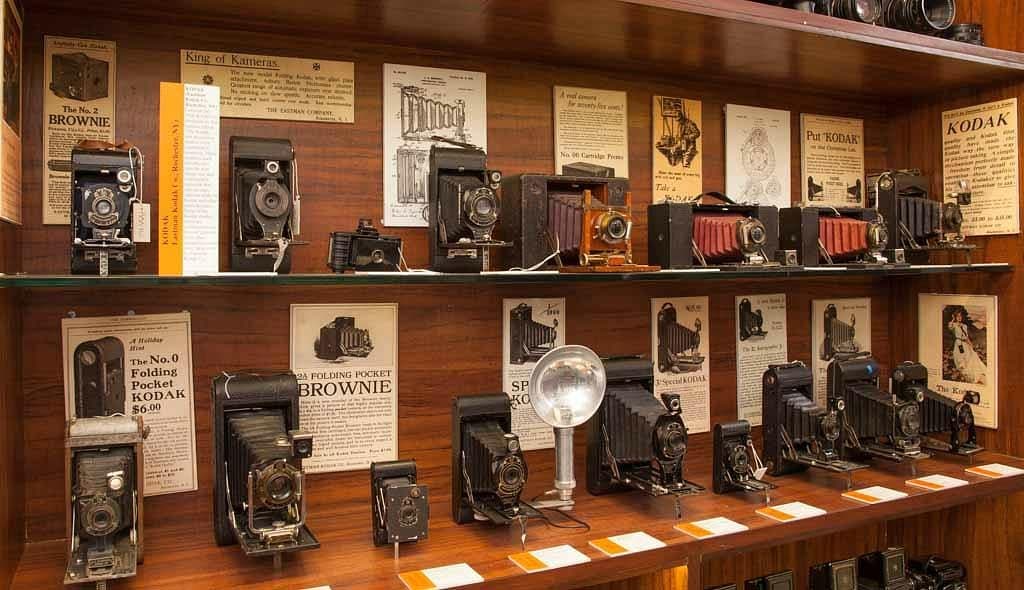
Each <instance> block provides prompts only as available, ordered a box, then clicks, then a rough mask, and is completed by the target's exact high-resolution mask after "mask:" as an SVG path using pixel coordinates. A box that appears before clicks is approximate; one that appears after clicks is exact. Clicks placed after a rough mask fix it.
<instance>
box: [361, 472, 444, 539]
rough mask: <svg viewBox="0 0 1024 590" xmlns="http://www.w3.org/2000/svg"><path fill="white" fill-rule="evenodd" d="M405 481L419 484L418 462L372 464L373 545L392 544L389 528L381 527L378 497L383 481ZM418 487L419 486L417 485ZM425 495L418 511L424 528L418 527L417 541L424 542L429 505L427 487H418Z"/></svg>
mask: <svg viewBox="0 0 1024 590" xmlns="http://www.w3.org/2000/svg"><path fill="white" fill-rule="evenodd" d="M386 480H405V481H406V482H408V483H409V484H417V481H416V462H415V461H403V460H398V461H379V462H375V463H371V464H370V527H371V529H372V530H373V544H374V545H376V546H378V547H380V546H382V545H389V544H391V540H390V539H389V538H388V532H389V531H388V528H387V526H386V525H385V526H382V525H381V518H380V516H381V515H380V510H379V508H378V504H377V497H378V495H379V494H380V488H381V487H382V486H381V484H382V482H383V481H386ZM417 485H418V484H417ZM418 487H419V488H420V490H421V491H422V493H423V496H422V498H421V500H422V501H421V502H420V503H419V505H418V506H417V510H419V511H420V512H421V515H422V518H423V520H422V526H418V527H417V529H418V532H419V536H418V538H417V539H416V540H423V539H426V537H427V532H428V524H427V523H428V521H429V507H430V505H429V503H428V502H427V498H428V496H427V487H426V486H421V485H418Z"/></svg>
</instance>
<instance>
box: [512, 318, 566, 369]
mask: <svg viewBox="0 0 1024 590" xmlns="http://www.w3.org/2000/svg"><path fill="white" fill-rule="evenodd" d="M557 326H558V320H555V325H554V326H548V325H546V324H542V323H540V322H537V321H534V320H533V307H532V306H530V305H527V304H525V303H520V304H519V305H517V306H516V308H515V309H513V310H512V313H511V317H510V318H509V348H510V351H509V356H510V361H511V362H512V364H514V365H521V364H523V363H530V362H535V361H537V360H540V357H542V356H544V353H546V352H547V351H549V350H551V349H552V347H554V345H555V340H556V339H557V338H558V330H557Z"/></svg>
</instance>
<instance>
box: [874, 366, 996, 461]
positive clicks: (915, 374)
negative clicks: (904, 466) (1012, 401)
mask: <svg viewBox="0 0 1024 590" xmlns="http://www.w3.org/2000/svg"><path fill="white" fill-rule="evenodd" d="M891 382H892V386H891V388H890V389H891V390H892V394H893V397H896V398H900V399H917V398H918V397H921V398H922V399H921V435H922V438H921V445H922V446H923V447H925V448H928V449H932V450H936V451H943V452H946V453H953V454H956V455H973V454H975V453H980V452H981V451H982V450H984V449H983V448H982V447H981V446H979V445H978V433H977V431H976V430H975V427H974V410H972V409H971V405H972V404H973V405H977V404H978V402H979V401H980V397H979V395H978V394H977V393H974V392H969V393H966V394H964V396H963V397H962V398H961V399H960V401H956V400H954V399H950V398H948V397H946V396H944V395H942V394H940V393H938V392H935V391H932V390H931V389H928V369H927V368H926V367H925V366H924V365H922V364H921V363H916V362H913V361H905V362H902V363H900V364H898V365H896V368H895V369H893V372H892V379H891ZM942 434H947V435H948V437H949V438H948V440H940V439H937V438H934V436H935V435H942Z"/></svg>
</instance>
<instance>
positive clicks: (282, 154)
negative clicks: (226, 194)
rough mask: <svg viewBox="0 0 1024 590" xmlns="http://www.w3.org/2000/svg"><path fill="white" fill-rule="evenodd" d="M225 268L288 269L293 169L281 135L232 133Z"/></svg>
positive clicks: (295, 228) (294, 215) (294, 218)
mask: <svg viewBox="0 0 1024 590" xmlns="http://www.w3.org/2000/svg"><path fill="white" fill-rule="evenodd" d="M229 157H230V158H231V199H232V205H231V236H232V238H231V270H232V271H235V272H274V271H276V272H279V273H287V272H290V271H291V267H292V257H291V251H290V250H289V247H290V246H291V245H293V244H294V243H297V242H296V238H297V237H298V235H299V233H300V230H299V219H300V216H299V212H300V197H299V185H298V183H299V171H298V164H297V161H296V159H295V149H294V148H293V147H292V142H290V141H288V140H287V139H267V138H260V137H232V138H231V142H230V156H229Z"/></svg>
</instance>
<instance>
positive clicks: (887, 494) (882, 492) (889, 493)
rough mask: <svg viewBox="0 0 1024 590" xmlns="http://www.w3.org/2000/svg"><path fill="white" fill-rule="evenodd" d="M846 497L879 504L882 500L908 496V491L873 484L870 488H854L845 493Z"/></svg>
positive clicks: (888, 500) (887, 500) (886, 500)
mask: <svg viewBox="0 0 1024 590" xmlns="http://www.w3.org/2000/svg"><path fill="white" fill-rule="evenodd" d="M843 497H844V498H849V499H850V500H856V501H858V502H863V503H865V504H879V503H882V502H890V501H892V500H899V499H900V498H906V497H907V493H906V492H898V491H896V490H892V489H889V488H884V487H882V486H871V487H870V488H863V489H860V490H852V491H849V492H846V493H844V494H843Z"/></svg>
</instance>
